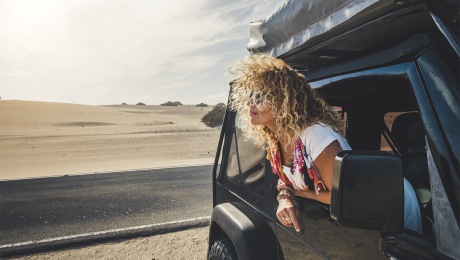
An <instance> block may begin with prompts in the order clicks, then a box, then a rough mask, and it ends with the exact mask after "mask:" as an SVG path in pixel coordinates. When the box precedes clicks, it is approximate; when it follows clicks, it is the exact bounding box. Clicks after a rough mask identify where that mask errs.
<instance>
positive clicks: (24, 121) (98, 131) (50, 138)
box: [0, 100, 220, 179]
mask: <svg viewBox="0 0 460 260" xmlns="http://www.w3.org/2000/svg"><path fill="white" fill-rule="evenodd" d="M210 109H212V107H205V108H199V107H195V106H194V105H183V106H177V107H168V106H156V105H145V106H142V105H116V106H88V105H76V104H64V103H51V102H33V101H18V100H11V101H10V100H1V101H0V158H1V159H0V179H22V178H30V177H40V176H52V175H69V174H83V173H93V172H105V171H120V170H130V169H144V168H156V167H165V166H179V165H198V164H211V163H213V157H214V156H215V153H216V148H217V142H218V138H219V134H220V132H219V129H217V128H210V127H207V126H205V125H204V124H203V123H200V119H201V117H202V116H203V115H204V114H206V113H207V112H208V111H209V110H210Z"/></svg>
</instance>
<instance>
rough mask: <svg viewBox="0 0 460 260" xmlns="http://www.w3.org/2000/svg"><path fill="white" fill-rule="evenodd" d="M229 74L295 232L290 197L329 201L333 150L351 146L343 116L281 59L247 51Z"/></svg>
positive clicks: (245, 124) (235, 102)
mask: <svg viewBox="0 0 460 260" xmlns="http://www.w3.org/2000/svg"><path fill="white" fill-rule="evenodd" d="M227 75H233V76H235V77H236V78H235V80H233V82H232V86H233V91H232V94H231V96H230V98H231V100H232V101H231V106H232V108H233V109H234V110H236V111H238V113H239V114H240V122H238V124H239V125H240V127H241V128H242V129H243V130H244V133H245V136H246V138H247V139H248V140H252V141H253V142H254V143H255V144H256V145H257V146H259V147H262V148H264V149H267V152H268V155H267V157H268V159H270V162H271V164H272V169H273V172H274V173H275V174H277V175H278V176H279V177H280V180H279V181H278V190H279V194H278V197H277V199H278V201H279V207H278V210H277V213H276V216H277V218H278V219H279V221H280V222H281V223H282V224H283V225H285V226H291V224H293V225H294V226H295V229H296V230H297V232H299V231H300V225H299V221H298V219H299V212H298V210H297V208H296V207H295V206H294V204H293V202H292V199H293V197H295V196H300V197H304V198H309V199H314V200H317V201H320V202H322V203H326V204H330V201H331V192H330V189H331V186H332V175H333V167H334V160H335V156H336V155H337V153H339V152H340V151H342V150H351V147H350V146H349V145H348V143H347V141H346V140H345V138H344V137H343V136H342V135H341V134H340V130H341V128H342V122H341V120H340V119H339V117H338V114H337V112H336V111H335V110H334V109H332V108H330V107H329V106H327V105H326V104H325V102H324V100H323V99H321V98H320V97H318V96H317V94H316V92H315V91H314V90H313V89H312V88H311V87H310V86H309V85H308V84H307V82H306V81H305V78H304V76H303V75H301V74H299V73H297V72H296V71H295V70H293V69H292V68H291V67H289V66H288V65H287V64H286V63H284V61H282V60H279V59H276V58H274V57H270V56H267V55H263V54H258V55H251V56H249V57H246V58H243V59H240V60H238V61H236V62H235V63H233V64H232V65H230V66H229V67H228V68H227ZM405 182H406V181H405ZM405 186H406V185H405ZM409 186H410V185H409ZM412 193H414V192H413V189H412ZM414 196H415V193H414ZM414 205H415V206H416V207H417V208H418V205H417V204H416V203H415V204H414ZM418 212H419V211H418ZM419 219H420V212H419ZM420 230H421V226H420ZM416 231H418V230H416Z"/></svg>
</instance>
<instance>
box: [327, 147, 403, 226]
mask: <svg viewBox="0 0 460 260" xmlns="http://www.w3.org/2000/svg"><path fill="white" fill-rule="evenodd" d="M402 169H403V168H402V162H401V159H400V158H399V157H397V156H395V155H393V154H391V153H388V152H382V151H342V152H340V153H338V154H337V156H336V157H335V163H334V175H333V179H332V189H331V217H332V218H333V219H335V220H336V221H337V222H338V223H339V224H340V225H342V226H345V227H353V228H363V229H372V230H380V231H381V232H382V233H393V234H394V233H402V232H403V228H404V182H403V174H402Z"/></svg>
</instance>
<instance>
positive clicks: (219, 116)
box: [201, 103, 227, 127]
mask: <svg viewBox="0 0 460 260" xmlns="http://www.w3.org/2000/svg"><path fill="white" fill-rule="evenodd" d="M226 109H227V106H226V105H225V104H224V103H219V104H217V105H215V106H214V107H213V108H212V109H211V111H209V112H208V113H207V114H206V115H204V116H203V117H202V118H201V122H203V123H204V124H205V125H207V126H210V127H214V126H218V125H221V124H222V122H223V121H224V115H225V110H226Z"/></svg>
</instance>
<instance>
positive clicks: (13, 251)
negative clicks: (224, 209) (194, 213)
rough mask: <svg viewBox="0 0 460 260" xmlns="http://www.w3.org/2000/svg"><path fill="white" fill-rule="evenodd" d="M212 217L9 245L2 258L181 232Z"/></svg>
mask: <svg viewBox="0 0 460 260" xmlns="http://www.w3.org/2000/svg"><path fill="white" fill-rule="evenodd" d="M209 222H210V217H200V218H196V219H187V220H180V221H171V222H166V223H164V224H163V225H158V224H152V225H145V226H140V227H133V228H124V229H119V230H120V231H118V230H114V231H108V232H104V231H101V232H95V234H88V235H81V236H80V235H76V236H73V237H72V236H69V238H64V239H61V240H50V241H37V242H33V243H29V242H27V243H26V244H24V243H16V244H18V245H17V246H16V245H15V244H12V245H8V247H3V248H0V258H2V259H3V258H4V257H18V256H24V255H28V254H32V253H41V252H48V251H56V250H61V249H70V248H72V247H83V246H92V245H96V244H101V243H107V242H115V241H118V240H125V239H133V238H136V237H148V236H155V235H161V234H166V233H172V232H177V231H181V230H186V229H191V228H198V227H205V226H208V225H209Z"/></svg>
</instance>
